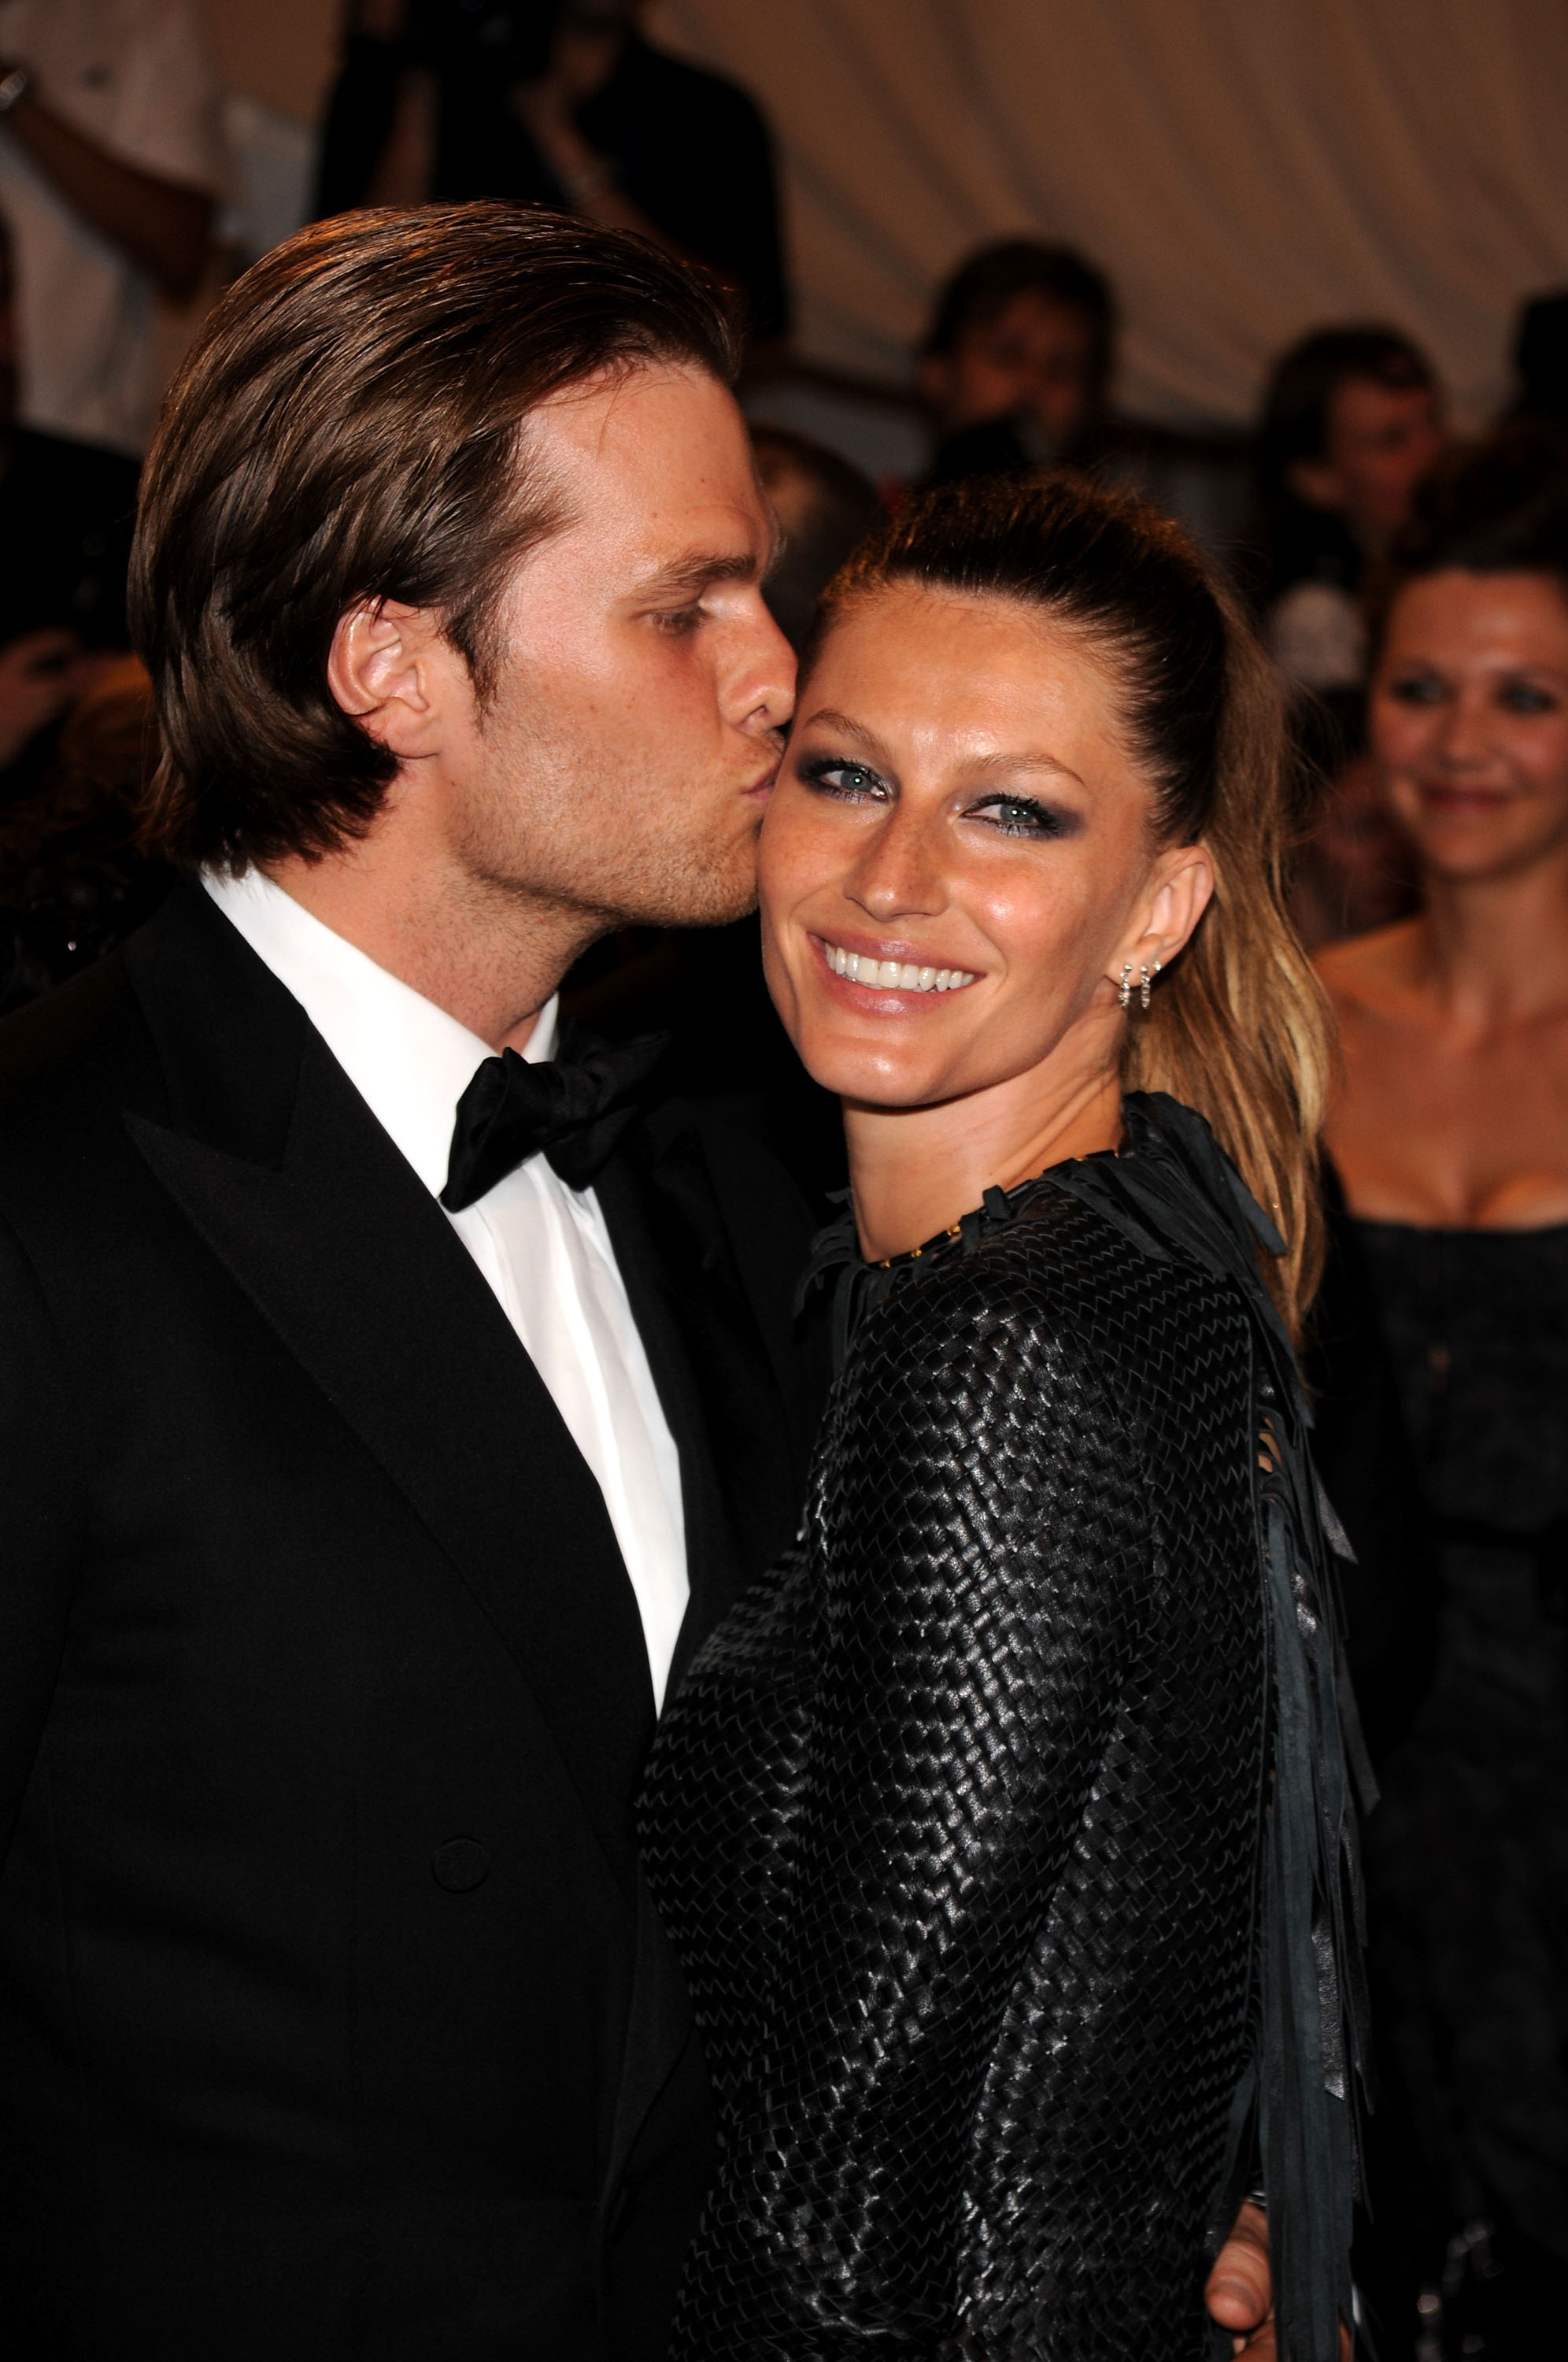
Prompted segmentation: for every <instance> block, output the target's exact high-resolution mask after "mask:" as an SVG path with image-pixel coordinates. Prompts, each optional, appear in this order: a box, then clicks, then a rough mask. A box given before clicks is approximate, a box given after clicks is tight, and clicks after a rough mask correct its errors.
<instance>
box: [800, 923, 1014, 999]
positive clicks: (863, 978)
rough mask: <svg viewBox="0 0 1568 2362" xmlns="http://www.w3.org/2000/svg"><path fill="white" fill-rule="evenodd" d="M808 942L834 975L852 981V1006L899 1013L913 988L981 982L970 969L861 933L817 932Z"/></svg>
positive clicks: (935, 989) (953, 988) (920, 992)
mask: <svg viewBox="0 0 1568 2362" xmlns="http://www.w3.org/2000/svg"><path fill="white" fill-rule="evenodd" d="M811 941H812V944H815V946H816V948H817V950H818V951H819V952H820V953H821V954H822V956H823V961H824V963H825V964H826V966H828V967H829V968H830V969H831V970H832V972H833V974H834V977H837V978H838V979H839V980H840V981H841V982H843V983H845V984H848V985H852V986H854V988H855V990H856V996H857V998H856V1002H855V1004H853V1005H855V1006H861V1005H864V1006H865V1007H867V1008H868V1009H871V1010H887V1011H888V1013H889V1015H901V1014H902V1013H903V1009H904V1003H905V1000H906V998H907V996H909V995H910V994H911V993H913V994H915V995H917V996H922V997H923V996H926V995H930V994H933V993H939V992H961V991H963V989H964V988H965V987H966V985H971V984H977V983H978V982H979V977H978V975H977V973H976V972H974V971H973V970H970V969H967V968H962V967H959V966H957V964H956V962H955V961H950V960H943V959H942V958H941V957H940V955H937V954H935V953H932V952H927V951H924V950H916V949H915V948H913V947H912V946H911V945H910V944H878V943H873V942H870V941H868V940H867V939H865V938H863V937H854V938H852V939H850V940H849V941H845V939H844V938H843V937H842V936H841V937H840V938H839V940H837V941H836V942H834V943H829V942H827V941H825V940H824V938H823V937H822V936H821V935H812V937H811Z"/></svg>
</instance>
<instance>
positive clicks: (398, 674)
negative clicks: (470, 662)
mask: <svg viewBox="0 0 1568 2362" xmlns="http://www.w3.org/2000/svg"><path fill="white" fill-rule="evenodd" d="M443 658H445V659H446V660H447V661H445V662H444V661H443ZM454 658H455V659H456V661H457V662H458V664H459V665H460V664H461V658H460V657H457V652H456V650H455V649H452V648H450V647H448V646H447V642H446V641H445V640H444V639H443V638H442V637H441V635H440V633H439V632H438V630H437V629H436V624H435V623H434V620H433V619H432V617H431V616H430V615H429V614H427V613H426V612H425V609H424V608H422V607H405V606H403V604H402V602H400V601H398V600H396V599H379V600H375V601H368V600H367V601H363V602H361V603H360V604H359V606H357V607H350V608H349V610H348V613H347V614H345V615H340V616H339V617H338V620H337V630H336V631H335V632H334V633H333V635H332V646H331V648H330V650H329V651H328V654H327V658H326V685H327V687H328V689H329V690H331V691H332V694H333V697H334V698H335V699H336V701H337V703H338V704H339V705H340V706H341V707H342V708H343V711H344V712H345V713H348V714H350V715H351V716H352V717H353V719H354V720H355V721H356V722H358V723H359V726H360V727H361V729H363V730H365V731H366V732H368V733H369V734H370V737H372V738H374V739H376V740H377V741H378V742H379V744H380V745H383V746H385V747H386V748H387V750H388V752H389V753H391V754H393V755H396V756H400V757H402V756H414V755H424V754H428V753H429V752H430V751H431V733H432V730H433V728H434V727H435V726H436V724H437V723H438V721H439V709H440V705H441V701H442V693H443V690H445V688H446V686H447V681H446V676H447V671H448V670H449V668H450V663H451V661H452V660H453V659H454ZM464 669H465V671H466V668H464Z"/></svg>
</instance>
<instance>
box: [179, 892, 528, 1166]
mask: <svg viewBox="0 0 1568 2362" xmlns="http://www.w3.org/2000/svg"><path fill="white" fill-rule="evenodd" d="M202 883H203V885H204V887H205V888H206V889H207V892H208V893H209V894H210V895H211V896H212V898H213V900H214V901H215V903H216V904H217V906H218V909H219V910H220V911H222V912H223V914H224V916H225V918H226V919H227V920H228V922H229V923H230V925H231V926H233V927H235V928H237V930H238V932H239V933H240V934H242V935H243V936H244V938H245V940H246V942H247V943H248V944H249V946H250V948H251V950H252V951H253V952H254V953H255V954H256V955H257V957H258V959H260V960H263V961H265V963H266V965H267V966H268V967H270V968H271V971H272V974H273V975H274V976H275V977H277V979H278V981H279V983H280V984H282V986H284V987H285V988H286V989H287V990H288V991H290V992H292V993H293V997H294V999H296V1000H297V1001H298V1002H299V1004H300V1006H301V1008H302V1009H303V1010H304V1013H305V1015H306V1016H307V1017H308V1018H309V1019H310V1021H311V1023H312V1024H313V1025H314V1026H315V1030H316V1032H318V1033H319V1034H320V1035H321V1037H322V1039H323V1041H324V1042H325V1043H326V1046H327V1048H328V1049H329V1050H330V1051H331V1053H332V1054H333V1056H334V1057H335V1058H336V1059H337V1063H338V1065H340V1066H341V1067H342V1069H343V1071H344V1073H345V1074H346V1075H347V1076H348V1079H349V1081H350V1082H351V1083H352V1084H353V1086H354V1087H355V1089H356V1090H357V1091H358V1092H359V1096H360V1098H362V1099H363V1100H364V1101H365V1104H366V1105H367V1107H368V1108H369V1109H370V1113H371V1114H372V1115H373V1116H374V1117H375V1119H376V1120H377V1122H378V1123H380V1124H381V1128H382V1130H383V1131H386V1132H388V1133H389V1134H390V1135H391V1137H392V1141H393V1142H395V1143H396V1145H397V1147H398V1148H400V1149H401V1150H402V1152H403V1155H404V1156H405V1157H406V1158H407V1159H408V1162H409V1163H410V1164H412V1165H413V1167H414V1171H415V1172H416V1173H417V1174H418V1175H419V1177H420V1179H421V1180H422V1181H423V1182H424V1184H425V1187H426V1188H427V1189H428V1190H429V1191H430V1192H431V1194H432V1196H439V1194H440V1192H441V1190H442V1189H443V1187H445V1186H446V1180H447V1163H448V1160H449V1158H450V1155H451V1150H452V1124H453V1121H454V1119H455V1118H456V1115H457V1111H458V1100H459V1099H460V1098H461V1097H462V1095H463V1093H464V1091H465V1090H466V1089H467V1088H468V1087H469V1083H470V1082H471V1081H472V1079H473V1076H474V1074H475V1072H476V1071H477V1069H478V1068H479V1067H480V1065H483V1063H484V1061H485V1059H487V1058H491V1057H493V1056H494V1054H495V1053H494V1052H493V1051H492V1050H491V1047H490V1044H489V1043H487V1042H482V1041H481V1040H480V1037H479V1035H478V1034H477V1033H470V1032H469V1029H468V1027H467V1026H466V1025H460V1024H459V1023H458V1020H457V1019H456V1018H455V1017H449V1016H448V1015H447V1011H446V1010H444V1009H438V1008H437V1007H436V1003H435V1002H434V1001H433V1000H426V999H425V996H424V994H423V993H421V992H415V991H414V988H413V986H412V985H408V984H404V983H403V980H402V978H401V977H395V976H393V975H392V973H391V972H390V970H388V969H386V968H384V967H378V966H377V965H376V963H375V961H374V960H373V959H371V958H370V955H369V954H368V953H365V952H362V951H360V950H359V947H358V945H357V944H351V943H349V942H348V940H347V938H346V937H345V936H342V935H339V934H336V933H334V932H333V930H332V929H331V928H330V927H328V926H326V925H324V924H323V922H321V920H319V919H317V918H315V917H314V916H313V914H312V913H311V912H310V911H307V910H306V909H305V908H304V905H303V904H302V903H299V902H296V901H295V900H294V899H293V896H292V895H290V894H286V893H285V892H284V891H283V889H282V887H281V886H278V885H275V884H274V883H273V881H272V879H271V878H270V877H263V875H262V874H261V872H260V871H259V869H248V870H246V871H245V872H244V873H243V874H242V875H241V876H240V877H222V876H220V875H218V873H217V872H215V871H214V870H210V869H204V871H203V872H202ZM558 1013H559V995H558V994H553V995H552V996H551V998H550V999H548V1000H547V1002H546V1003H545V1006H544V1007H543V1009H541V1010H540V1011H539V1015H538V1021H537V1022H536V1025H535V1027H534V1031H533V1032H532V1034H531V1035H530V1037H529V1040H528V1044H527V1047H526V1048H525V1050H524V1052H523V1055H524V1057H525V1058H526V1059H527V1060H528V1061H529V1062H530V1064H531V1065H543V1064H544V1063H545V1062H546V1061H547V1059H550V1058H553V1057H554V1055H555V1049H556V1032H557V1026H558Z"/></svg>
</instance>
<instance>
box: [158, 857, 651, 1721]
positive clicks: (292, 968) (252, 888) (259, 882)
mask: <svg viewBox="0 0 1568 2362" xmlns="http://www.w3.org/2000/svg"><path fill="white" fill-rule="evenodd" d="M203 882H204V885H205V887H206V889H207V891H208V893H209V894H210V895H211V896H212V898H213V900H214V901H215V903H216V904H217V906H218V908H219V910H220V911H222V912H223V913H224V915H225V917H226V919H228V920H229V921H230V922H231V923H232V924H233V925H234V926H235V927H236V928H237V930H238V932H239V933H240V934H242V935H243V936H244V938H245V940H246V942H247V943H248V944H249V945H250V948H251V950H252V951H253V952H255V953H256V955H257V956H258V957H259V959H262V960H264V961H265V962H266V964H267V966H268V967H270V968H271V971H272V974H273V975H274V976H275V977H277V979H278V981H279V983H280V984H282V985H283V986H285V987H286V988H287V989H288V990H289V991H290V992H292V993H293V997H294V999H296V1000H297V1001H298V1002H299V1003H300V1005H301V1007H302V1008H303V1009H304V1012H305V1015H306V1016H307V1017H308V1018H309V1019H310V1021H311V1023H312V1024H313V1025H314V1026H315V1030H316V1032H318V1033H319V1034H320V1035H321V1036H322V1039H323V1040H324V1041H325V1042H326V1046H327V1048H328V1049H329V1050H330V1051H331V1053H332V1054H333V1056H334V1057H335V1058H336V1059H337V1063H338V1065H340V1066H341V1067H342V1068H343V1071H344V1073H345V1074H346V1075H347V1076H348V1079H349V1081H350V1082H351V1083H352V1084H353V1086H354V1087H355V1089H356V1090H357V1091H358V1092H359V1096H360V1098H362V1099H363V1100H364V1101H365V1103H366V1105H367V1106H368V1107H369V1109H370V1112H371V1114H372V1115H373V1116H374V1117H375V1118H376V1120H377V1121H378V1122H379V1123H380V1124H381V1128H382V1130H383V1131H386V1132H387V1133H388V1134H389V1135H390V1137H391V1139H392V1143H393V1145H394V1146H395V1147H397V1148H399V1149H400V1150H401V1151H402V1152H403V1155H404V1156H405V1157H406V1158H407V1160H408V1162H409V1164H412V1165H413V1167H414V1171H415V1173H416V1174H417V1175H419V1178H420V1179H421V1181H423V1182H424V1184H425V1187H426V1188H427V1189H428V1190H429V1191H430V1193H431V1195H432V1196H433V1197H438V1196H439V1193H440V1191H441V1189H442V1188H443V1187H445V1185H446V1179H447V1159H448V1156H449V1154H450V1151H451V1145H452V1125H453V1121H454V1120H455V1118H456V1114H457V1107H458V1099H459V1098H461V1097H462V1094H463V1092H464V1091H465V1090H466V1089H467V1087H468V1086H469V1082H470V1081H471V1079H472V1077H473V1076H474V1074H475V1072H476V1070H477V1069H478V1068H479V1067H480V1065H482V1064H483V1062H484V1061H485V1059H486V1058H488V1057H491V1056H492V1055H493V1053H492V1052H491V1049H490V1048H489V1047H488V1045H487V1044H486V1043H483V1042H481V1041H480V1038H479V1036H478V1034H476V1033H470V1032H469V1030H468V1028H467V1026H465V1025H460V1024H459V1023H458V1021H457V1019H456V1018H455V1017H448V1015H447V1012H446V1010H444V1009H438V1008H437V1007H436V1004H435V1002H434V1001H431V1000H426V999H425V998H424V996H423V994H421V993H417V992H415V991H414V989H413V988H412V987H411V986H409V985H406V984H403V982H401V981H400V979H399V978H398V977H395V976H392V975H390V974H389V973H388V971H387V970H386V969H385V968H382V967H378V966H376V963H375V962H374V960H372V959H370V958H369V957H368V956H367V955H366V954H365V953H364V952H362V951H359V950H358V949H357V948H356V946H355V945H354V944H350V943H348V942H346V941H345V939H344V938H343V937H342V936H341V935H338V934H335V933H333V931H332V929H331V928H330V927H326V926H324V925H323V924H322V922H321V921H320V920H319V919H316V918H314V917H313V916H312V915H311V913H310V912H309V911H306V910H304V908H303V907H302V905H301V904H299V903H298V902H296V901H294V900H292V898H291V897H290V896H289V895H287V894H285V893H284V892H283V890H282V887H280V886H275V885H274V884H273V883H272V881H271V879H270V878H268V877H262V876H261V874H260V872H259V871H257V870H249V871H247V873H246V874H245V875H244V876H243V877H218V876H216V875H215V874H213V873H210V872H209V873H206V874H205V875H204V880H203ZM556 1020H557V1004H556V1002H555V1001H554V1000H551V1001H550V1002H549V1003H548V1005H547V1007H546V1008H545V1009H544V1010H542V1011H541V1012H540V1016H539V1020H538V1022H537V1024H536V1026H535V1029H534V1033H533V1037H532V1039H531V1040H530V1042H529V1043H528V1046H527V1048H526V1049H525V1051H524V1053H523V1054H524V1056H525V1058H528V1059H530V1060H533V1061H536V1062H537V1061H541V1060H544V1059H547V1058H548V1057H550V1056H551V1055H552V1054H553V1053H554V1050H555V1037H556ZM447 1220H448V1221H449V1222H450V1223H451V1225H452V1228H453V1229H454V1230H455V1231H457V1233H458V1237H459V1238H460V1239H461V1240H462V1242H463V1244H464V1245H465V1246H466V1247H467V1249H468V1251H469V1253H470V1254H471V1255H472V1257H473V1259H474V1261H475V1263H477V1264H478V1265H479V1267H480V1271H481V1272H482V1273H483V1274H484V1276H485V1278H486V1279H487V1280H488V1281H489V1283H490V1285H491V1287H492V1288H493V1289H494V1291H495V1294H496V1297H497V1298H498V1300H499V1302H500V1304H501V1307H502V1311H503V1312H504V1313H505V1314H506V1317H507V1319H509V1320H510V1321H511V1323H512V1326H513V1329H514V1330H516V1332H517V1334H518V1336H519V1337H520V1338H521V1339H522V1341H523V1343H524V1345H525V1348H526V1349H527V1352H528V1354H529V1357H530V1359H531V1360H532V1361H533V1363H534V1366H535V1368H536V1370H537V1371H538V1373H539V1375H540V1377H541V1378H542V1379H543V1380H544V1382H545V1385H547V1387H548V1389H549V1391H550V1394H551V1396H553V1398H554V1401H555V1405H556V1407H557V1409H558V1411H559V1412H560V1415H561V1417H562V1418H563V1419H564V1420H565V1422H566V1425H567V1427H568V1429H569V1430H570V1433H571V1436H572V1439H573V1440H574V1441H575V1443H576V1445H577V1447H578V1450H579V1451H580V1452H581V1454H582V1456H583V1458H584V1460H586V1462H588V1465H589V1467H590V1468H591V1470H592V1472H593V1473H594V1475H595V1476H596V1477H597V1478H598V1480H599V1488H600V1491H601V1492H602V1494H603V1496H604V1506H605V1507H606V1509H607V1510H608V1511H609V1513H610V1522H611V1524H612V1526H613V1528H614V1529H615V1539H616V1540H617V1541H618V1542H619V1543H620V1545H621V1555H622V1557H623V1558H624V1561H625V1563H626V1573H627V1574H628V1575H629V1576H630V1578H631V1584H632V1589H633V1591H634V1593H635V1595H636V1602H637V1612H638V1614H639V1616H640V1617H641V1618H642V1626H643V1637H644V1639H645V1641H646V1646H647V1652H648V1669H649V1672H650V1673H651V1674H652V1677H653V1691H654V1703H655V1705H656V1706H662V1705H663V1703H664V1691H665V1684H666V1683H667V1681H668V1677H669V1665H670V1660H671V1658H672V1657H673V1655H674V1653H675V1643H676V1639H677V1636H678V1635H679V1630H680V1624H681V1618H682V1617H684V1615H685V1613H686V1602H687V1596H688V1582H687V1573H686V1524H685V1514H684V1510H683V1507H682V1503H681V1494H680V1462H679V1455H678V1453H677V1451H676V1448H675V1440H674V1438H673V1437H672V1436H671V1434H670V1432H669V1427H668V1422H667V1420H666V1418H665V1416H664V1411H663V1407H662V1406H661V1405H660V1402H659V1398H658V1394H657V1389H656V1387H655V1385H654V1382H653V1373H652V1372H651V1370H650V1369H649V1367H648V1358H647V1353H646V1349H645V1347H644V1344H643V1341H642V1338H641V1336H640V1335H639V1333H638V1330H637V1326H636V1323H635V1320H634V1319H633V1318H632V1308H631V1306H630V1304H629V1303H628V1301H627V1298H626V1289H625V1284H624V1281H623V1279H622V1277H621V1273H620V1268H619V1266H618V1264H616V1261H615V1254H614V1250H613V1247H612V1245H611V1243H610V1233H609V1231H608V1229H607V1227H606V1225H605V1220H604V1217H603V1215H602V1212H601V1211H600V1208H599V1201H598V1199H597V1198H596V1197H595V1195H594V1193H593V1191H592V1190H591V1189H569V1187H567V1185H566V1183H565V1182H564V1181H563V1180H562V1179H561V1178H560V1176H559V1175H558V1174H557V1173H556V1172H555V1171H554V1170H553V1169H552V1168H551V1166H550V1165H549V1164H547V1162H546V1160H545V1158H544V1157H543V1156H532V1157H530V1158H529V1159H528V1160H527V1162H526V1163H525V1164H520V1165H519V1166H518V1167H517V1169H516V1170H515V1172H513V1173H509V1174H508V1175H506V1176H505V1178H504V1179H503V1180H501V1181H498V1182H497V1183H496V1185H495V1187H493V1188H492V1189H491V1190H489V1191H487V1193H486V1194H485V1196H484V1197H482V1198H480V1199H479V1200H478V1201H477V1202H476V1203H475V1204H474V1205H472V1206H468V1207H465V1208H464V1209H463V1211H462V1212H461V1213H460V1214H448V1215H447ZM410 1351H411V1352H417V1345H416V1344H415V1343H414V1342H411V1345H410ZM538 1473H539V1479H540V1482H541V1483H543V1484H548V1482H549V1480H550V1472H549V1470H548V1469H541V1470H540V1471H539V1472H538Z"/></svg>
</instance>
